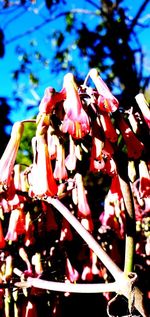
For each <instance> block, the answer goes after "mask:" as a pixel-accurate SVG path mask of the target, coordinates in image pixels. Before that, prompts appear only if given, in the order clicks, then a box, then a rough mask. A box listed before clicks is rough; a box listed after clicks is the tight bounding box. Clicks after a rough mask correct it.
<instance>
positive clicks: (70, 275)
mask: <svg viewBox="0 0 150 317" xmlns="http://www.w3.org/2000/svg"><path fill="white" fill-rule="evenodd" d="M66 276H67V279H68V280H69V281H70V282H71V283H74V282H76V281H77V280H78V279H79V273H78V272H77V270H76V269H75V268H73V266H72V264H71V262H70V260H69V259H68V258H66Z"/></svg>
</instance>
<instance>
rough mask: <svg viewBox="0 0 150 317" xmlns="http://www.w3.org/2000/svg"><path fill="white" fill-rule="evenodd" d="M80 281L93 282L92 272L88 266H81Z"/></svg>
mask: <svg viewBox="0 0 150 317" xmlns="http://www.w3.org/2000/svg"><path fill="white" fill-rule="evenodd" d="M81 279H82V280H83V281H92V280H93V272H92V268H91V267H90V266H88V265H84V266H83V271H82V275H81Z"/></svg>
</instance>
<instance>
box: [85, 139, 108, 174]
mask: <svg viewBox="0 0 150 317" xmlns="http://www.w3.org/2000/svg"><path fill="white" fill-rule="evenodd" d="M103 147H104V142H103V141H102V140H101V139H99V138H97V137H93V138H92V149H91V157H90V167H89V170H90V171H92V172H94V171H100V170H101V169H102V168H103V167H104V165H105V162H104V160H103V157H102V149H103Z"/></svg>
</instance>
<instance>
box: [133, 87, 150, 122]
mask: <svg viewBox="0 0 150 317" xmlns="http://www.w3.org/2000/svg"><path fill="white" fill-rule="evenodd" d="M135 100H136V102H137V104H138V106H139V108H140V110H141V112H142V115H143V118H144V120H145V122H146V124H147V125H148V127H149V128H150V109H149V105H148V102H147V101H146V99H145V96H144V95H143V94H142V93H139V94H138V95H136V96H135Z"/></svg>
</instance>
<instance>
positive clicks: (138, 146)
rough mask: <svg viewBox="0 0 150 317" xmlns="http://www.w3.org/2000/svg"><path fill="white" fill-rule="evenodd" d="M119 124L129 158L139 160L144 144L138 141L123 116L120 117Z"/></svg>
mask: <svg viewBox="0 0 150 317" xmlns="http://www.w3.org/2000/svg"><path fill="white" fill-rule="evenodd" d="M117 122H118V126H119V129H120V131H121V133H122V136H123V139H124V141H125V143H126V146H127V154H128V157H129V158H133V159H138V158H139V157H140V156H141V154H142V152H143V150H144V144H143V143H142V142H141V141H139V140H138V138H137V137H136V135H135V134H134V133H133V131H132V130H131V129H130V127H129V125H128V124H127V123H126V121H125V120H124V118H123V117H122V116H121V115H120V116H119V118H118V121H117Z"/></svg>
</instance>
